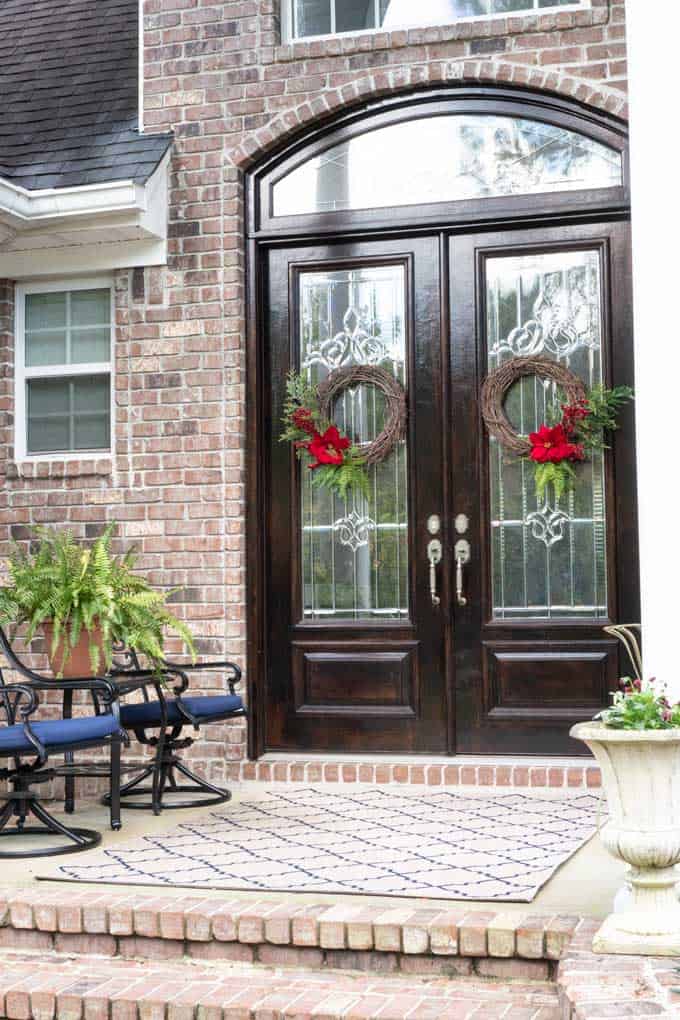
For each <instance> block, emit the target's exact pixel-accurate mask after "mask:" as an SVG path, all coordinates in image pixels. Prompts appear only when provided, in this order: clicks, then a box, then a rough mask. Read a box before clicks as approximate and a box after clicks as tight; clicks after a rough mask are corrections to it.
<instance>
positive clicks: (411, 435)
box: [264, 238, 447, 752]
mask: <svg viewBox="0 0 680 1020" xmlns="http://www.w3.org/2000/svg"><path fill="white" fill-rule="evenodd" d="M267 258H268V266H267V281H268V282H267V287H268V293H267V330H266V333H267V335H266V345H265V350H266V355H265V361H266V363H267V364H266V372H265V377H266V379H267V381H268V384H269V392H268V397H267V410H266V418H267V429H268V441H267V471H266V475H267V532H268V543H267V555H268V564H267V575H268V576H267V582H268V585H267V587H268V592H269V597H268V615H267V618H268V635H267V636H268V654H267V661H268V668H267V684H266V710H265V713H264V714H265V745H266V747H267V748H269V749H277V750H285V749H289V750H301V749H306V750H309V751H313V750H319V751H322V750H323V751H325V750H329V751H364V752H366V751H392V752H408V751H413V752H416V751H421V752H425V751H429V752H437V751H439V752H443V751H446V749H447V678H446V670H445V664H444V613H443V611H442V609H441V607H435V606H433V603H432V599H431V596H430V588H429V565H428V562H427V559H426V547H427V542H428V540H429V539H430V538H431V536H430V535H429V533H428V530H427V521H428V518H429V517H430V515H432V514H434V513H436V514H439V515H440V517H441V518H442V520H443V517H444V511H443V506H444V503H443V484H444V480H443V471H442V462H443V427H442V410H441V408H442V397H441V394H442V329H441V314H442V309H441V291H440V266H439V241H438V239H437V238H418V239H416V240H403V241H381V242H380V243H370V242H367V243H357V244H342V245H328V246H323V247H311V246H310V247H301V248H287V249H273V250H271V251H270V252H269V253H268V256H267ZM352 362H355V363H362V362H363V363H369V364H382V365H383V367H385V366H388V367H391V369H392V370H393V371H394V372H395V374H397V375H398V376H399V377H400V378H402V377H403V381H404V383H405V386H406V390H407V395H408V409H409V416H408V426H407V437H406V440H405V442H404V443H403V444H402V445H401V447H400V448H399V450H398V451H397V452H396V453H394V454H392V455H391V459H390V460H389V461H386V462H385V463H384V464H383V465H379V466H378V467H377V468H375V469H372V473H371V496H370V498H369V499H368V500H367V501H363V500H360V501H359V502H357V501H356V500H349V501H347V502H346V503H345V502H343V503H342V505H341V503H340V501H338V500H336V499H332V498H330V497H328V496H325V495H324V494H323V493H319V491H318V490H314V489H313V488H312V487H311V485H310V484H309V480H308V477H306V476H305V475H304V469H303V468H301V466H300V464H299V463H298V462H297V461H296V459H295V457H294V455H293V453H292V451H291V450H290V448H289V447H288V445H286V444H282V443H280V442H279V440H278V434H279V431H280V425H279V423H280V420H281V416H282V411H283V401H284V396H285V382H286V376H287V374H288V373H289V372H290V371H291V369H296V370H300V369H302V370H303V371H305V372H308V373H309V376H310V378H311V379H312V380H313V381H314V382H319V381H320V380H321V379H322V378H324V377H325V376H327V375H328V373H329V372H330V371H332V369H333V368H335V367H340V365H344V364H350V363H352ZM348 401H349V403H348ZM380 414H381V411H380V407H379V406H378V407H376V405H375V396H374V394H371V392H370V388H366V387H364V388H363V389H359V390H358V391H355V392H354V394H350V396H349V397H348V398H347V399H344V398H343V402H339V403H338V406H337V409H336V420H337V421H338V422H339V424H341V425H342V426H343V427H345V428H346V429H347V431H348V433H350V434H352V435H353V437H354V438H373V433H372V432H371V429H373V430H375V429H376V428H378V422H379V420H380ZM441 537H442V539H443V537H444V536H443V535H442V536H441Z"/></svg>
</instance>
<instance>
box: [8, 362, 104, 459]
mask: <svg viewBox="0 0 680 1020" xmlns="http://www.w3.org/2000/svg"><path fill="white" fill-rule="evenodd" d="M26 388H27V452H28V453H63V452H66V451H69V450H73V451H75V450H105V449H108V448H109V447H110V442H111V438H110V433H111V421H110V418H111V412H110V401H111V395H110V376H109V375H102V376H94V377H87V378H83V379H81V378H78V377H75V378H67V379H30V380H29V381H28V383H27V387H26Z"/></svg>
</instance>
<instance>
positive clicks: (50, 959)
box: [0, 951, 561, 1020]
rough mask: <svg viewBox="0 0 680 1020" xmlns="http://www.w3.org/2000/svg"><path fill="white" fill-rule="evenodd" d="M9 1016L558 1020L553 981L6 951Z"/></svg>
mask: <svg viewBox="0 0 680 1020" xmlns="http://www.w3.org/2000/svg"><path fill="white" fill-rule="evenodd" d="M0 1011H1V1015H2V1016H3V1017H7V1018H9V1020H283V1018H290V1020H311V1018H315V1020H336V1018H337V1020H340V1018H343V1020H372V1018H376V1020H378V1018H379V1020H435V1018H436V1020H439V1018H441V1020H446V1018H448V1020H468V1018H469V1020H491V1018H499V1020H500V1018H503V1020H560V1016H561V1012H560V1009H559V1007H558V1000H557V992H556V990H555V988H554V986H551V985H549V984H546V983H530V982H513V983H511V982H503V983H500V982H489V981H486V982H485V981H482V980H479V979H470V978H456V979H453V980H451V979H445V978H422V977H421V978H418V977H410V978H406V977H402V976H401V975H376V974H365V973H359V972H352V971H312V970H309V969H294V968H287V969H281V968H275V967H264V966H262V965H257V964H255V965H253V964H242V963H241V964H238V963H224V962H222V963H220V964H213V965H208V964H205V963H203V964H196V963H191V962H187V961H183V962H174V961H173V962H172V963H151V962H150V961H137V960H116V959H106V958H103V957H99V956H68V955H63V954H47V955H42V954H40V955H38V954H31V953H21V952H9V951H4V952H2V953H0Z"/></svg>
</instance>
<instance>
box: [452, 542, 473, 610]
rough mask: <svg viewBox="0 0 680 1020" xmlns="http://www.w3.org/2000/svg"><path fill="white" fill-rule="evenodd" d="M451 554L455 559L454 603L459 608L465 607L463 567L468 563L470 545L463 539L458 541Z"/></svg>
mask: <svg viewBox="0 0 680 1020" xmlns="http://www.w3.org/2000/svg"><path fill="white" fill-rule="evenodd" d="M453 552H454V556H455V557H456V602H457V603H458V605H459V606H466V605H467V601H468V600H467V598H466V597H465V594H464V580H463V567H464V566H465V564H466V563H469V562H470V554H471V551H470V543H469V542H468V541H467V539H465V538H461V539H459V540H458V541H457V542H456V545H455V548H454V550H453Z"/></svg>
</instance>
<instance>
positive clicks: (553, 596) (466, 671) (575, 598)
mask: <svg viewBox="0 0 680 1020" xmlns="http://www.w3.org/2000/svg"><path fill="white" fill-rule="evenodd" d="M451 294H452V338H451V393H452V396H451V408H452V411H451V415H452V427H451V433H452V436H453V437H454V438H453V442H452V445H451V453H450V456H451V465H452V476H451V489H452V493H453V506H452V512H453V513H454V514H459V513H464V514H466V515H467V516H468V518H469V520H470V528H469V534H468V535H467V538H468V540H469V541H470V545H471V548H472V556H471V560H470V563H469V564H467V565H466V566H465V568H464V576H465V586H466V596H467V605H465V606H459V605H455V606H453V607H452V619H453V635H454V638H453V641H454V652H455V655H454V659H455V684H456V748H457V750H458V751H459V752H463V753H465V752H476V753H514V754H516V753H519V754H527V753H543V754H582V753H584V749H583V748H582V746H581V745H579V744H577V743H576V742H574V741H572V740H571V739H570V738H569V736H568V731H569V727H570V725H571V724H572V723H573V722H576V721H578V720H581V719H587V718H591V717H592V715H593V714H594V712H595V711H597V710H598V709H599V708H601V707H603V706H604V705H605V704H606V703H607V697H608V692H609V691H610V690H612V689H613V688H614V685H615V683H616V677H617V675H618V670H619V662H618V650H617V646H616V642H614V641H611V640H609V639H607V637H606V635H605V634H604V633H603V629H602V628H603V627H604V626H605V625H606V624H607V623H608V622H610V621H613V620H629V619H630V620H635V619H637V618H638V615H639V605H638V600H639V595H638V592H639V581H638V564H637V537H636V534H637V532H636V514H635V473H634V431H633V413H632V409H628V410H627V411H626V412H625V413H624V415H623V416H622V428H621V429H620V431H619V432H618V433H617V434H616V437H615V442H614V445H613V449H612V450H611V451H610V452H609V453H608V454H607V455H606V456H605V458H604V462H603V463H602V464H600V463H598V462H597V461H596V460H595V461H594V462H593V463H592V464H591V465H589V466H588V467H586V466H583V467H581V468H579V474H580V476H581V479H580V481H579V483H578V488H577V491H576V493H575V495H574V496H572V497H568V498H565V499H564V500H563V501H562V503H561V504H559V505H552V503H551V502H550V501H548V502H547V503H546V502H545V501H543V500H542V501H540V502H539V501H537V500H536V498H535V494H534V492H533V488H532V487H533V475H532V471H531V467H530V465H524V466H522V465H521V464H519V462H518V461H517V459H516V458H514V457H513V456H512V455H506V454H505V453H504V452H503V450H502V449H501V448H500V447H499V446H498V445H497V444H496V443H495V441H493V440H491V441H490V440H489V439H488V437H487V435H486V432H485V429H484V426H483V423H482V419H481V412H480V407H479V393H480V387H481V383H482V381H483V379H484V377H485V375H486V374H487V373H488V371H489V370H490V369H492V368H494V367H495V366H496V365H498V364H500V363H502V362H503V361H505V360H507V359H508V358H509V357H512V356H513V355H522V354H530V353H531V354H538V353H541V354H545V355H547V356H549V357H550V356H551V357H554V358H555V359H556V360H558V361H560V363H562V364H566V365H568V366H569V367H570V368H571V369H572V370H573V371H575V372H577V373H578V374H580V375H581V376H582V377H583V378H584V380H585V381H586V383H587V384H591V385H592V384H594V383H597V382H599V381H600V380H602V381H603V382H604V383H605V384H606V385H616V384H620V383H628V384H630V385H632V379H633V366H632V329H631V301H630V266H629V236H628V227H627V225H626V224H624V223H612V224H601V225H600V224H598V225H587V226H571V227H561V228H559V229H548V230H532V231H517V232H514V233H504V234H497V233H495V234H492V233H488V234H479V235H474V236H468V237H460V238H455V239H452V241H451ZM553 399H554V393H553V391H552V390H549V389H548V388H546V387H543V386H542V384H536V383H534V381H532V380H527V381H526V382H525V383H522V384H520V386H518V387H517V388H516V390H515V391H514V392H512V393H510V394H509V396H508V401H507V403H506V408H507V410H508V413H509V415H510V417H511V418H513V420H514V421H515V423H516V424H517V427H518V429H520V431H522V432H525V433H526V432H528V431H530V430H533V429H534V428H535V427H536V425H537V424H539V422H540V420H543V412H544V410H545V407H546V401H550V400H553ZM450 552H451V554H452V550H451V551H450Z"/></svg>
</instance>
